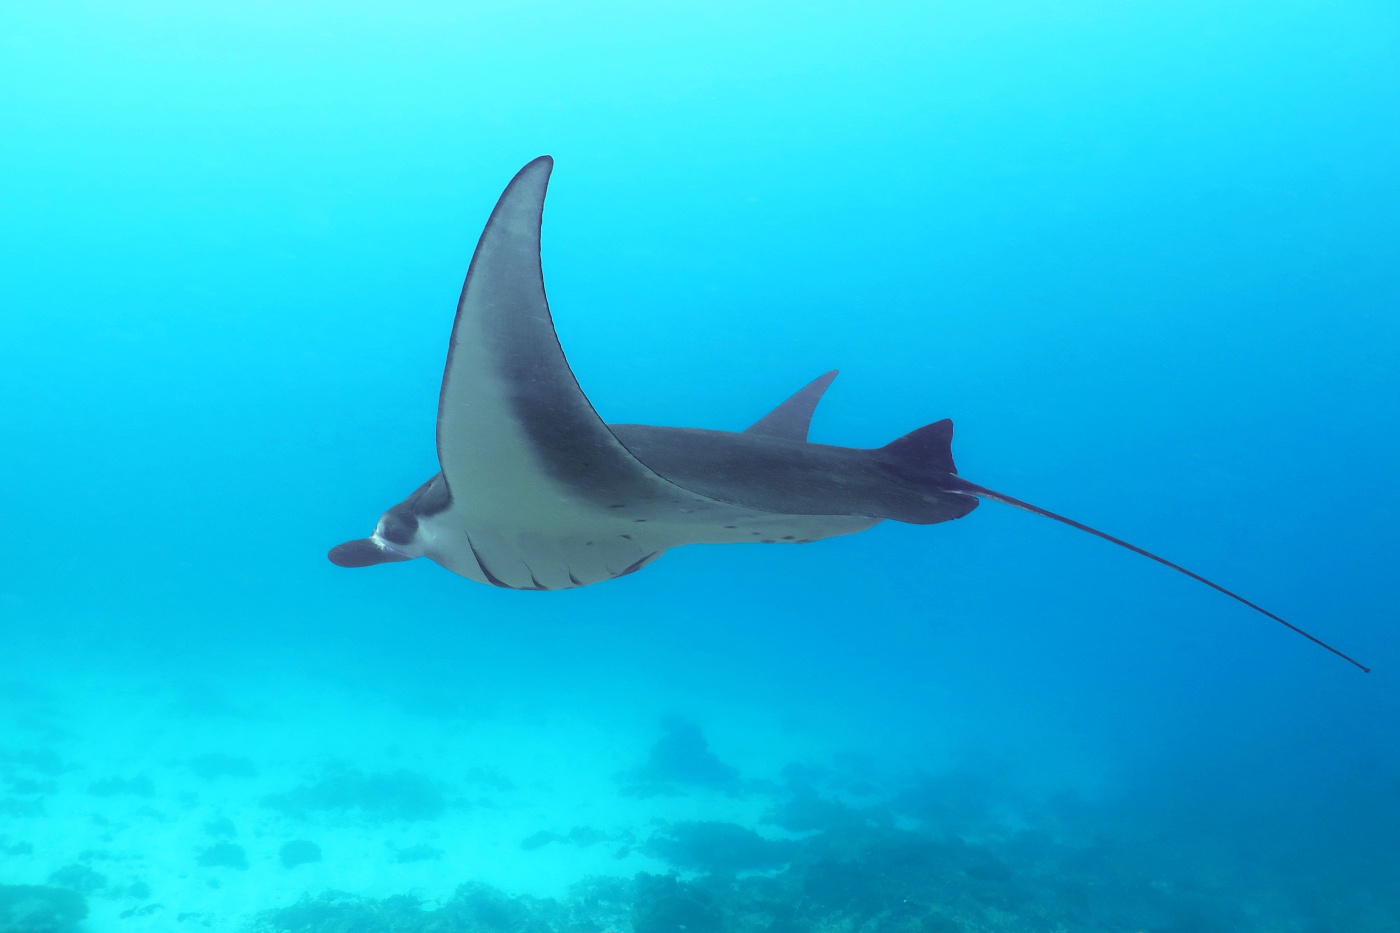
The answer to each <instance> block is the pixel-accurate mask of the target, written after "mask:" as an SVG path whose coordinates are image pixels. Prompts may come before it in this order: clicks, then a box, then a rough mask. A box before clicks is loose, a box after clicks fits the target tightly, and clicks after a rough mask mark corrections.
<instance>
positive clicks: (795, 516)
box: [329, 156, 1367, 670]
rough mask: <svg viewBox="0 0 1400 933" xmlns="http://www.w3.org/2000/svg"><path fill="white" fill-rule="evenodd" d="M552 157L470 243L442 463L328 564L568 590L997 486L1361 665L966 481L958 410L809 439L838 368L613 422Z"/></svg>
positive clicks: (523, 179)
mask: <svg viewBox="0 0 1400 933" xmlns="http://www.w3.org/2000/svg"><path fill="white" fill-rule="evenodd" d="M553 167H554V161H553V159H551V158H550V157H549V156H541V157H539V158H537V159H535V160H534V161H532V162H530V163H529V164H528V165H526V166H525V167H524V168H522V169H521V170H520V171H519V172H518V173H517V174H516V176H515V177H514V178H513V179H512V180H511V182H510V184H508V185H507V186H506V189H505V191H504V193H502V194H501V197H500V200H499V201H497V203H496V207H495V209H494V210H492V212H491V216H490V219H489V220H487V222H486V229H485V230H484V231H483V232H482V234H481V239H480V241H479V242H478V243H477V247H476V252H475V253H474V254H473V256H472V260H471V265H470V267H469V268H468V270H467V278H466V283H465V284H464V285H463V286H462V294H461V298H460V300H459V301H458V303H457V316H456V320H455V321H454V323H453V325H452V337H451V340H450V341H449V343H448V351H447V366H446V369H445V371H444V373H443V378H442V389H441V392H440V393H439V396H438V416H437V454H438V462H439V465H440V466H441V468H442V469H441V472H439V473H438V474H437V475H435V476H433V477H432V478H431V479H429V480H428V481H427V482H426V483H424V484H423V485H421V486H419V487H418V489H416V490H415V491H414V492H413V493H412V495H410V496H409V497H408V498H407V499H405V500H403V501H402V502H400V503H399V504H398V505H396V506H394V507H393V508H391V509H389V510H388V511H387V512H385V513H384V514H383V515H382V516H381V517H380V519H379V522H378V524H377V526H376V527H375V530H374V533H373V534H371V535H370V536H369V537H367V538H357V539H355V540H352V541H347V542H345V543H344V544H341V545H338V546H336V547H334V548H332V549H331V551H330V554H329V557H330V560H331V562H332V563H334V564H337V565H338V566H341V567H366V566H369V565H372V564H382V563H386V562H392V561H405V560H411V559H413V558H415V557H427V558H428V559H430V560H432V561H435V562H436V563H438V564H440V565H442V566H443V567H446V568H447V569H448V570H450V571H452V572H453V573H456V574H459V575H460V576H463V577H466V578H467V579H470V580H475V581H477V582H479V583H488V584H491V585H492V586H498V587H507V588H510V589H516V590H567V589H573V588H576V587H581V586H590V585H592V584H594V583H601V582H602V581H604V580H612V579H616V578H617V577H622V576H626V575H627V574H630V573H635V572H636V571H638V570H640V569H642V568H643V567H646V566H647V565H648V564H651V563H652V562H653V561H655V560H656V559H657V558H659V557H660V556H661V555H662V554H664V553H665V552H666V551H668V550H669V549H671V548H674V547H680V546H681V545H685V544H739V543H744V542H764V543H769V544H773V543H796V544H801V543H806V542H811V541H816V540H819V539H822V538H831V537H835V536H837V535H848V534H854V533H855V532H858V531H864V530H866V529H867V528H870V527H871V526H873V525H876V524H878V523H879V522H882V521H885V520H891V521H898V522H908V523H911V524H916V525H933V524H937V523H939V522H946V521H951V520H953V519H957V518H962V517H963V516H965V515H967V514H968V513H970V512H971V511H972V510H973V509H975V508H976V507H977V505H978V502H979V500H982V499H990V500H993V501H995V502H1000V503H1004V504H1006V505H1010V506H1015V507H1016V508H1018V509H1024V510H1026V511H1028V512H1033V513H1035V514H1036V515H1041V516H1044V517H1046V518H1050V519H1054V520H1055V521H1057V522H1062V523H1063V524H1066V525H1069V526H1071V527H1073V528H1077V529H1079V530H1081V531H1085V532H1088V533H1089V534H1092V535H1097V536H1098V537H1100V538H1103V539H1104V540H1106V541H1110V542H1112V543H1113V544H1116V545H1118V546H1120V547H1124V548H1127V549H1128V550H1130V551H1134V552H1136V553H1138V554H1141V555H1142V556H1144V557H1147V558H1150V559H1152V560H1154V561H1157V562H1158V563H1159V564H1164V565H1165V566H1167V567H1170V568H1171V569H1173V570H1175V571H1178V572H1179V573H1183V574H1185V575H1186V576H1188V577H1191V578H1192V579H1194V580H1197V581H1199V582H1201V583H1203V584H1205V585H1206V586H1209V587H1212V588H1213V589H1215V590H1218V591H1219V592H1221V593H1223V594H1225V595H1226V596H1229V597H1230V598H1232V599H1235V600H1237V601H1239V602H1241V603H1243V604H1244V605H1246V606H1248V607H1249V608H1251V609H1254V610H1255V611H1257V612H1260V613H1263V614H1264V615H1266V616H1268V617H1269V618H1270V619H1273V620H1274V621H1276V622H1279V623H1281V624H1283V625H1285V626H1287V627H1288V628H1290V629H1292V630H1293V631H1295V632H1297V633H1298V634H1300V635H1302V636H1304V637H1305V638H1308V639H1310V640H1311V641H1313V642H1315V643H1317V644H1318V645H1321V646H1322V647H1323V648H1326V649H1327V650H1328V651H1331V652H1332V653H1333V654H1336V655H1338V656H1340V657H1341V658H1343V659H1345V660H1347V661H1349V662H1351V663H1352V664H1354V665H1356V666H1357V667H1360V668H1361V669H1362V670H1367V668H1365V667H1364V666H1362V665H1361V664H1360V663H1359V662H1357V661H1356V660H1354V659H1352V658H1350V657H1348V656H1347V655H1345V654H1342V653H1341V652H1340V651H1338V650H1337V649H1336V648H1333V647H1332V646H1330V645H1328V644H1326V643H1325V642H1322V641H1321V640H1319V639H1317V638H1315V637H1313V636H1312V635H1310V634H1308V633H1307V632H1304V631H1303V630H1302V629H1300V628H1298V627H1296V626H1294V625H1293V624H1291V623H1289V622H1286V621H1285V620H1283V619H1281V618H1279V617H1278V616H1276V615H1274V614H1273V613H1271V612H1269V611H1267V610H1265V609H1263V608H1261V607H1259V606H1257V605H1255V604H1254V603H1252V602H1250V601H1248V600H1246V599H1244V598H1243V597H1241V596H1239V595H1237V594H1235V593H1232V592H1231V591H1229V590H1227V589H1225V588H1224V587H1222V586H1220V585H1218V584H1216V583H1213V582H1211V581H1210V580H1207V579H1206V578H1205V577H1202V576H1200V575H1199V574H1196V573H1193V572H1192V571H1190V570H1187V569H1185V568H1184V567H1181V566H1178V565H1177V564H1174V563H1172V562H1171V561H1168V560H1166V559H1165V558H1162V557H1159V556H1157V555H1156V554H1152V553H1150V552H1148V551H1145V550H1143V549H1142V548H1139V547H1137V546H1136V545H1132V544H1129V543H1127V542H1126V541H1122V540H1120V539H1118V538H1115V537H1113V536H1112V535H1109V534H1106V533H1104V532H1102V531H1099V530H1097V529H1095V528H1090V527H1089V526H1087V525H1083V524H1080V523H1079V522H1076V521H1074V520H1072V519H1069V518H1065V517H1064V516H1062V515H1057V514H1055V513H1053V512H1050V511H1047V510H1045V509H1042V508H1040V507H1038V506H1035V505H1031V504H1030V503H1028V502H1023V501H1021V500H1020V499H1015V498H1012V497H1011V496H1008V495H1005V494H1003V493H1000V492H996V491H994V490H991V489H988V488H986V487H984V486H979V485H977V484H976V483H972V482H969V481H968V480H966V479H963V478H962V477H961V476H959V475H958V472H957V468H956V467H955V466H954V465H953V454H952V438H953V423H952V421H950V420H948V419H944V420H942V421H935V422H933V423H932V424H929V425H925V426H924V427H921V428H919V429H917V430H915V431H911V432H910V433H908V434H905V435H904V436H903V437H900V438H897V439H896V440H893V441H891V442H890V443H888V444H886V445H884V446H883V447H877V448H874V449H857V448H852V447H836V446H831V445H828V444H813V443H810V442H809V441H808V440H807V431H808V425H809V424H810V422H811V419H812V413H813V411H814V409H815V408H816V405H817V402H818V401H819V400H820V399H821V397H822V394H823V393H824V392H825V391H826V388H827V386H829V385H830V384H831V381H832V379H833V378H835V376H836V373H835V372H834V371H833V372H829V373H826V374H825V375H823V376H820V377H819V378H817V379H816V380H814V381H813V382H811V383H810V384H809V385H807V386H805V387H804V388H802V389H801V390H799V391H798V392H797V393H796V394H794V395H793V396H792V397H791V398H789V399H787V400H786V401H785V402H783V403H782V404H781V405H779V406H778V407H777V408H775V409H774V410H773V411H771V412H770V413H769V414H767V415H765V416H764V417H763V418H761V419H759V420H758V421H757V422H756V423H755V424H753V425H752V426H751V427H749V428H748V429H747V430H744V431H737V432H734V431H718V430H709V429H701V428H671V427H656V426H652V425H640V424H612V425H610V424H605V423H604V422H603V419H602V418H600V417H598V414H597V412H595V411H594V410H593V406H592V404H591V403H590V402H589V401H588V398H587V396H585V395H584V394H583V390H582V389H580V388H579V384H578V382H577V380H576V379H575V378H574V374H573V371H572V370H571V369H570V368H569V364H568V362H567V361H566V360H565V358H564V351H563V349H562V348H561V347H560V345H559V339H558V337H557V336H556V335H555V331H554V321H553V318H552V317H551V315H550V310H549V304H548V302H547V301H546V299H545V290H544V274H543V270H542V267H541V263H540V227H541V222H542V219H543V214H544V200H545V189H546V188H547V186H548V183H549V176H550V172H551V171H552V170H553Z"/></svg>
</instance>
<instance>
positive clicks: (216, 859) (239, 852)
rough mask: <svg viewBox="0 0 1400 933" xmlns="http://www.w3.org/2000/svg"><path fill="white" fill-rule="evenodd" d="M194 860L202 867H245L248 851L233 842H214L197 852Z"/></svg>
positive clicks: (246, 865)
mask: <svg viewBox="0 0 1400 933" xmlns="http://www.w3.org/2000/svg"><path fill="white" fill-rule="evenodd" d="M196 861H197V862H198V863H199V864H200V866H202V867H204V868H247V867H248V853H246V852H244V851H243V847H242V846H241V845H238V844H237V843H235V842H216V843H214V845H212V846H210V847H209V848H207V849H205V850H204V851H203V852H201V853H199V858H198V859H196Z"/></svg>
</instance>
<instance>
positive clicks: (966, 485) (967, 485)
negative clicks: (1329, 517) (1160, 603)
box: [947, 476, 1371, 674]
mask: <svg viewBox="0 0 1400 933" xmlns="http://www.w3.org/2000/svg"><path fill="white" fill-rule="evenodd" d="M947 481H951V482H953V483H955V486H954V489H953V490H950V491H959V492H964V493H971V494H973V495H975V496H978V497H979V498H983V499H991V500H993V501H995V502H1000V503H1002V504H1003V505H1010V506H1014V507H1016V508H1018V509H1024V510H1025V511H1027V512H1032V513H1034V514H1036V515H1040V516H1043V517H1045V518H1049V519H1053V520H1055V521H1057V522H1060V523H1062V524H1065V525H1068V526H1070V527H1071V528H1078V529H1079V530H1080V531H1086V532H1088V533H1089V534H1091V535H1094V536H1095V537H1098V538H1103V539H1104V540H1105V541H1108V542H1109V543H1111V544H1116V545H1118V546H1119V547H1121V548H1127V549H1128V550H1129V551H1132V552H1133V553H1134V554H1141V555H1142V556H1143V557H1146V558H1148V559H1150V560H1155V561H1156V562H1157V563H1159V564H1161V565H1162V566H1164V567H1170V568H1171V569H1172V570H1175V571H1176V572H1177V573H1180V574H1184V575H1186V576H1188V577H1190V578H1191V579H1192V580H1195V581H1197V582H1198V583H1204V584H1205V585H1206V586H1208V587H1210V588H1211V589H1213V590H1215V591H1217V592H1220V593H1224V594H1225V595H1226V596H1228V597H1230V598H1231V599H1233V600H1235V601H1236V602H1239V603H1243V604H1244V605H1246V606H1248V607H1249V608H1251V609H1253V610H1254V611H1255V612H1257V613H1259V614H1261V615H1264V616H1268V617H1269V618H1270V619H1273V620H1274V621H1275V622H1277V623H1278V624H1279V625H1282V626H1283V627H1284V628H1286V629H1289V630H1290V631H1293V632H1296V633H1298V634H1299V635H1302V636H1303V637H1304V638H1306V639H1307V640H1308V641H1310V642H1312V643H1313V644H1315V645H1317V646H1319V647H1321V648H1326V649H1327V650H1328V651H1330V652H1332V653H1333V654H1335V655H1336V656H1337V657H1339V658H1341V659H1342V660H1343V661H1346V662H1347V663H1348V664H1351V665H1353V666H1355V667H1357V668H1359V669H1360V670H1361V671H1362V672H1363V673H1366V674H1369V673H1371V669H1370V668H1369V667H1367V666H1366V665H1364V664H1362V663H1361V662H1360V661H1358V660H1356V659H1355V658H1353V657H1351V656H1350V655H1348V654H1345V653H1343V652H1341V651H1339V650H1337V649H1336V648H1333V647H1332V646H1331V645H1329V644H1327V642H1325V641H1323V640H1322V639H1321V638H1318V637H1317V636H1316V635H1313V634H1311V633H1310V632H1306V631H1304V630H1303V629H1301V628H1299V627H1298V626H1296V625H1294V624H1293V623H1292V622H1289V621H1288V620H1287V619H1285V618H1283V617H1281V616H1277V615H1274V614H1273V613H1272V612H1270V611H1269V610H1267V609H1265V608H1264V607H1263V606H1260V605H1258V604H1257V603H1252V602H1250V601H1249V600H1247V599H1245V598H1244V597H1243V596H1241V595H1240V594H1238V593H1235V592H1233V591H1231V590H1227V589H1226V588H1225V587H1223V586H1221V585H1220V584H1219V583H1216V582H1215V581H1214V580H1208V579H1206V578H1205V577H1203V576H1201V575H1200V574H1199V573H1196V572H1195V571H1192V570H1187V569H1186V568H1185V567H1183V566H1181V565H1180V564H1174V563H1172V562H1171V561H1169V560H1167V559H1166V558H1165V557H1159V556H1158V555H1156V554H1153V553H1152V552H1151V551H1148V550H1145V549H1143V548H1140V547H1138V546H1137V545H1136V544H1129V543H1128V542H1127V541H1124V540H1123V539H1122V538H1115V537H1114V536H1113V535H1111V534H1108V533H1107V532H1103V531H1099V530H1098V529H1097V528H1091V527H1090V526H1088V525H1085V524H1084V523H1083V522H1077V521H1075V520H1074V519H1072V518H1066V517H1065V516H1063V515H1059V514H1057V513H1055V512H1051V511H1050V510H1049V509H1042V508H1041V507H1040V506H1038V505H1031V504H1030V503H1029V502H1026V501H1023V500H1021V499H1017V498H1015V497H1014V496H1008V495H1006V494H1005V493H1000V492H997V491H996V490H993V489H988V488H987V487H985V486H979V485H977V484H976V483H972V482H968V481H967V480H965V479H963V478H961V477H957V476H950V477H948V478H947Z"/></svg>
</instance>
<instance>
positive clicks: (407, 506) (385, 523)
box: [326, 473, 451, 567]
mask: <svg viewBox="0 0 1400 933" xmlns="http://www.w3.org/2000/svg"><path fill="white" fill-rule="evenodd" d="M450 502H451V498H450V496H449V494H448V492H447V484H446V483H445V482H443V479H442V474H440V473H439V474H438V475H437V476H434V477H433V478H432V479H430V480H428V481H427V482H426V483H424V484H423V485H422V486H419V487H418V489H417V490H415V491H414V493H413V495H411V496H409V497H408V498H407V499H405V500H404V501H402V502H400V503H399V504H398V505H396V506H394V507H393V508H392V509H390V510H389V511H387V512H385V513H384V514H383V515H381V516H379V524H378V525H376V526H375V528H374V534H372V535H370V536H369V537H368V538H356V539H354V540H353V541H346V542H345V543H344V544H337V545H336V546H335V547H333V548H331V550H330V553H329V554H328V555H326V556H328V557H329V558H330V561H331V563H332V564H335V565H336V566H337V567H369V566H370V565H372V564H384V563H389V562H391V561H400V560H413V558H415V557H422V556H423V554H424V551H425V542H424V541H423V540H422V536H421V535H420V533H419V532H420V524H419V520H420V519H423V518H429V517H431V516H433V515H436V514H437V513H438V512H441V511H442V510H443V509H445V508H446V507H447V505H448V504H449V503H450Z"/></svg>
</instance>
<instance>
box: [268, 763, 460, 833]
mask: <svg viewBox="0 0 1400 933" xmlns="http://www.w3.org/2000/svg"><path fill="white" fill-rule="evenodd" d="M263 804H264V806H267V807H271V808H272V809H274V810H280V811H281V812H283V813H285V814H287V815H289V816H296V817H302V818H305V817H307V816H308V815H310V814H312V813H316V812H319V811H354V812H357V813H358V814H359V815H360V816H361V817H362V818H364V819H365V820H367V821H369V822H388V821H391V820H405V821H416V820H433V819H437V818H438V817H439V816H441V815H442V814H443V812H444V811H445V810H446V809H447V798H446V797H444V796H443V792H442V788H441V787H440V786H439V785H438V783H437V782H436V781H433V780H430V779H429V778H426V777H424V776H423V775H421V774H414V773H413V772H412V771H405V770H402V769H400V770H398V771H395V772H393V773H391V774H363V773H361V772H359V771H352V770H336V771H333V772H332V773H329V774H327V775H326V776H325V777H323V778H321V779H320V780H319V781H317V782H315V783H314V784H307V785H303V786H301V787H297V788H294V789H292V790H289V791H286V792H284V793H281V794H270V795H268V796H267V797H264V798H263Z"/></svg>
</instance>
